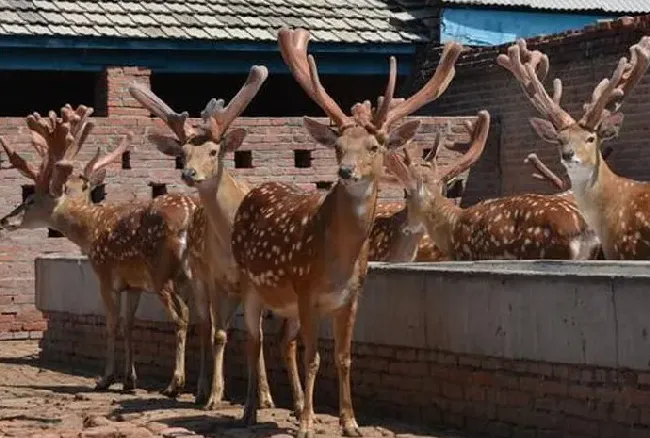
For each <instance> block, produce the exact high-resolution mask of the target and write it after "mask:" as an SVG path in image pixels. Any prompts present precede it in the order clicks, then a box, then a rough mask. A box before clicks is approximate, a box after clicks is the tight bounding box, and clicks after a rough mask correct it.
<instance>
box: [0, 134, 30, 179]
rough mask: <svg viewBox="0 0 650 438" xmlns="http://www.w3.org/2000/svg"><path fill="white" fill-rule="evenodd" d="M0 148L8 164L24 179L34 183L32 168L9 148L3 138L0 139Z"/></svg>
mask: <svg viewBox="0 0 650 438" xmlns="http://www.w3.org/2000/svg"><path fill="white" fill-rule="evenodd" d="M0 146H2V148H3V149H4V150H5V153H6V154H7V158H8V159H9V163H11V165H12V166H13V167H15V168H16V170H18V171H19V172H20V173H21V174H22V175H23V176H24V177H26V178H29V179H31V180H34V181H36V178H37V174H36V171H35V170H34V168H33V167H32V166H31V165H30V164H29V163H28V162H27V161H26V160H25V159H24V158H23V157H21V156H20V155H18V153H17V152H16V151H15V150H14V149H13V148H12V147H11V146H9V145H8V144H7V143H6V142H5V140H4V138H2V137H0Z"/></svg>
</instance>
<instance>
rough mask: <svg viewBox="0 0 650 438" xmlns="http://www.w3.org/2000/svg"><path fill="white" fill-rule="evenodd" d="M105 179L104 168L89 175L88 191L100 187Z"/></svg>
mask: <svg viewBox="0 0 650 438" xmlns="http://www.w3.org/2000/svg"><path fill="white" fill-rule="evenodd" d="M105 179H106V168H105V167H102V168H101V169H98V170H96V171H94V172H93V173H92V174H90V177H89V178H88V183H89V184H90V190H92V189H94V188H95V187H97V186H98V185H101V184H102V183H103V182H104V180H105Z"/></svg>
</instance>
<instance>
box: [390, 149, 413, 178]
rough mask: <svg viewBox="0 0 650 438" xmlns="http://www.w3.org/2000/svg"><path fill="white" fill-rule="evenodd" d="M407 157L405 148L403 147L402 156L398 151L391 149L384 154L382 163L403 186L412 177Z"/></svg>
mask: <svg viewBox="0 0 650 438" xmlns="http://www.w3.org/2000/svg"><path fill="white" fill-rule="evenodd" d="M408 159H409V158H408V154H407V152H406V149H404V157H401V156H400V154H399V151H391V152H389V153H388V154H387V155H386V159H385V163H384V165H385V166H386V168H387V169H388V171H389V172H390V173H391V174H392V175H394V176H395V177H396V178H397V180H398V181H399V182H400V184H401V185H402V186H403V187H408V186H409V181H410V179H411V178H412V177H413V172H412V171H411V168H410V163H409V162H408V161H407V160H408Z"/></svg>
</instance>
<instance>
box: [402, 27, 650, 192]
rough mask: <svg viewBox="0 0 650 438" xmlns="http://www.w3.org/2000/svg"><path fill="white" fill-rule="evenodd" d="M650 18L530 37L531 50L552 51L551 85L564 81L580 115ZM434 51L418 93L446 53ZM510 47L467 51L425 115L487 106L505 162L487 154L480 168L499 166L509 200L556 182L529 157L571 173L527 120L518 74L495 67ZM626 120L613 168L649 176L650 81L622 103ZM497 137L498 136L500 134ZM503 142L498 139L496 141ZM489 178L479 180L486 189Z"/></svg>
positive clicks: (570, 105)
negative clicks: (536, 171)
mask: <svg viewBox="0 0 650 438" xmlns="http://www.w3.org/2000/svg"><path fill="white" fill-rule="evenodd" d="M649 22H650V20H649V19H648V17H641V18H638V19H637V21H636V22H633V23H631V24H629V25H626V24H625V23H621V22H618V23H615V24H614V28H612V25H611V24H610V25H609V27H607V26H603V27H601V28H599V29H589V30H586V31H582V32H574V33H569V34H562V35H551V36H549V37H543V38H539V39H533V40H529V44H528V45H529V47H531V48H533V49H539V50H542V51H543V52H545V53H546V54H547V55H548V56H549V58H550V63H551V70H550V72H549V75H548V78H547V81H546V82H545V83H546V84H547V85H549V86H550V83H551V81H552V79H553V78H555V77H559V78H560V79H562V82H563V85H564V93H563V98H562V102H563V106H564V107H565V109H567V110H568V111H569V112H570V113H571V114H572V115H574V117H576V118H579V117H580V115H581V110H582V104H583V102H585V100H587V99H590V97H591V93H592V91H593V88H594V87H595V86H596V85H597V84H598V82H600V80H601V79H603V78H605V77H607V78H609V77H610V76H611V74H612V73H613V70H614V68H615V67H616V64H617V62H618V59H619V58H620V57H621V56H628V57H629V51H628V48H629V47H630V46H631V45H632V44H635V43H636V42H638V40H639V39H640V37H641V36H642V35H643V34H645V33H648V28H649V26H650V25H649ZM427 50H428V51H429V54H428V56H427V57H426V61H425V62H423V63H422V64H421V65H420V66H419V68H417V72H418V73H417V74H416V75H414V76H415V78H414V79H413V87H412V89H411V90H410V91H411V92H413V91H415V89H416V88H417V87H419V86H421V84H422V81H423V79H428V78H430V77H431V75H432V73H433V71H434V70H435V67H436V65H437V62H438V57H439V52H440V51H439V49H437V48H433V49H427ZM505 50H506V46H503V47H496V48H481V49H475V50H471V51H469V52H468V53H466V54H464V55H463V56H462V57H461V58H460V60H459V62H458V67H457V74H456V77H455V79H454V80H453V82H452V83H451V85H450V87H449V88H448V90H447V91H446V92H445V94H444V95H443V96H442V97H441V98H440V99H439V100H437V101H436V102H434V103H433V104H432V105H431V106H430V107H429V108H427V109H426V111H423V112H422V113H423V114H427V115H432V114H435V115H438V116H442V115H460V114H462V115H469V114H475V113H476V112H477V111H479V110H481V109H488V110H489V111H490V114H491V115H492V116H493V118H495V117H496V118H498V119H499V120H500V123H501V130H500V135H501V139H500V147H499V148H498V150H499V157H498V161H496V162H495V161H494V160H495V157H494V156H488V157H485V156H484V157H483V158H482V159H481V161H479V163H478V166H481V165H483V164H482V163H485V162H486V161H492V162H494V164H495V167H494V171H495V172H500V175H501V181H500V182H499V185H500V191H501V193H502V194H503V195H510V194H516V193H525V192H541V193H549V192H552V191H553V189H552V188H551V186H550V185H548V184H546V183H543V182H539V181H537V180H533V179H531V178H530V168H529V167H527V166H525V165H524V164H523V160H524V158H525V157H526V155H527V154H528V153H530V152H533V151H535V152H537V153H538V155H539V156H540V157H541V158H542V159H544V160H545V161H546V163H547V164H549V166H550V167H551V168H552V169H553V170H554V171H556V172H558V173H559V174H562V175H565V172H564V169H563V168H562V166H561V164H560V163H559V159H558V156H557V151H556V148H555V147H554V146H552V145H549V144H547V143H544V142H543V141H541V140H540V139H539V138H538V137H537V136H536V135H535V133H534V132H533V131H532V128H530V125H529V123H528V118H529V117H531V116H537V114H536V112H535V111H534V109H533V108H532V105H531V104H530V103H529V102H528V100H527V99H526V98H525V97H524V94H523V92H522V90H521V89H520V86H519V84H518V83H517V82H516V81H515V80H514V79H513V77H512V75H511V74H510V73H509V72H508V71H506V70H505V69H503V68H502V67H500V66H497V65H496V64H495V59H496V56H497V54H499V53H504V52H505ZM623 112H624V113H625V122H624V124H623V129H622V131H621V135H620V137H619V139H617V140H614V141H611V142H610V144H611V145H612V146H614V147H615V151H614V153H613V154H612V155H611V159H610V162H611V165H612V167H613V169H614V170H615V171H616V172H618V173H620V174H621V175H624V176H627V177H632V178H637V179H642V180H647V179H650V166H649V164H650V158H649V156H648V154H647V153H646V150H645V149H644V148H643V147H644V143H646V142H647V141H648V138H649V136H648V131H649V130H650V125H649V124H648V117H647V114H649V113H650V77H649V75H646V76H645V78H644V79H643V80H642V81H641V83H640V84H638V85H637V87H636V89H635V91H634V92H633V94H632V95H631V96H630V97H628V98H627V99H626V101H625V103H624V105H623ZM494 134H495V133H494V132H493V133H491V135H494ZM492 141H493V143H497V144H498V143H499V140H498V139H492ZM483 178H485V179H484V180H483V181H484V182H489V183H493V182H494V180H493V176H492V175H490V174H489V173H484V174H483ZM483 181H477V184H478V185H479V186H480V185H481V184H483Z"/></svg>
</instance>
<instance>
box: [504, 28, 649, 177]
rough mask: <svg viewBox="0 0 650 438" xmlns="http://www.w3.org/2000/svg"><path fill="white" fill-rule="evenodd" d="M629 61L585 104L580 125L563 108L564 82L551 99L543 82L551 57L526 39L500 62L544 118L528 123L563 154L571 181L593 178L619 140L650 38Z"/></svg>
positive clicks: (636, 48) (555, 86)
mask: <svg viewBox="0 0 650 438" xmlns="http://www.w3.org/2000/svg"><path fill="white" fill-rule="evenodd" d="M630 54H631V57H630V60H629V61H628V60H627V58H625V57H622V58H621V59H620V60H619V63H618V66H617V67H616V70H615V71H614V73H613V75H612V77H611V78H610V79H603V80H602V81H601V82H600V84H598V86H596V88H595V89H594V91H593V94H592V98H591V101H590V102H588V103H586V104H584V106H583V109H584V113H583V115H582V117H581V118H580V119H579V120H578V121H576V120H575V119H574V118H573V117H571V115H569V113H567V112H566V111H564V110H563V109H562V107H561V106H560V99H561V97H562V82H561V80H560V79H555V80H554V81H553V96H552V97H551V96H549V95H548V93H547V92H546V89H545V88H544V85H543V84H542V82H543V81H544V78H545V77H546V75H547V73H548V68H549V61H548V57H547V56H546V55H545V54H543V53H542V52H540V51H538V50H533V51H531V50H528V48H527V47H526V42H525V41H524V40H521V39H520V40H518V41H517V43H516V44H514V45H512V46H510V47H509V48H508V54H507V55H505V54H501V55H499V56H498V58H497V63H498V64H499V65H501V66H502V67H504V68H506V69H507V70H509V71H510V72H511V73H512V74H513V76H514V77H515V78H516V79H517V80H518V81H519V83H520V85H521V87H522V89H523V90H524V93H525V94H526V96H527V97H528V99H529V100H530V102H531V103H532V104H533V106H534V107H535V109H537V111H538V112H539V113H540V114H541V115H542V116H543V117H544V118H543V119H541V118H531V119H530V122H531V124H532V126H533V128H534V129H535V131H536V132H537V135H539V136H540V137H541V138H542V139H543V140H545V141H547V142H549V143H552V144H555V145H557V146H558V148H559V150H560V155H561V159H562V163H563V164H564V166H565V167H566V168H567V171H568V173H569V176H570V177H571V179H572V181H574V182H575V180H577V181H586V180H588V179H590V178H591V176H592V174H593V172H594V170H595V169H596V167H597V166H598V165H599V164H600V163H601V161H602V156H601V154H600V146H601V144H602V142H604V141H607V140H610V139H612V138H614V137H616V136H617V135H618V131H619V129H620V127H621V124H622V123H623V114H622V113H620V112H619V109H620V107H621V105H622V103H623V99H624V98H625V96H627V95H629V93H630V92H631V90H632V89H633V88H634V86H635V85H636V84H637V82H639V80H641V78H642V77H643V75H644V74H645V72H646V70H647V69H648V65H649V64H650V37H643V38H641V40H640V41H639V42H638V43H637V44H635V45H633V46H632V47H630Z"/></svg>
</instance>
